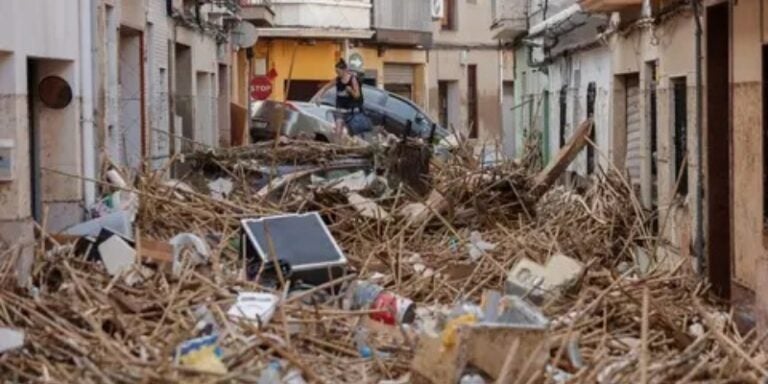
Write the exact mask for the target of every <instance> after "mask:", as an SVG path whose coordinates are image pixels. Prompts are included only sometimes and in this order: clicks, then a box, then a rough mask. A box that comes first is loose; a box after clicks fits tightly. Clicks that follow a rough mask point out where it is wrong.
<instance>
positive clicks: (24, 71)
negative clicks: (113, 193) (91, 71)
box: [0, 0, 89, 270]
mask: <svg viewBox="0 0 768 384" xmlns="http://www.w3.org/2000/svg"><path fill="white" fill-rule="evenodd" d="M79 12H80V9H79V2H77V1H74V0H69V1H61V0H4V1H3V2H2V5H0V140H2V141H3V144H10V146H11V147H12V155H11V156H10V158H11V163H12V165H11V167H10V169H11V171H12V174H13V178H12V179H11V180H5V181H0V249H3V248H6V247H11V246H15V245H20V246H21V247H20V248H16V249H18V250H20V251H21V255H22V260H29V257H30V256H31V254H32V244H33V240H34V239H33V225H32V220H31V218H32V215H33V213H32V199H33V196H32V179H33V172H32V155H33V153H34V155H35V156H36V157H37V158H38V159H39V164H40V165H41V167H45V169H46V170H44V171H43V170H41V175H40V179H39V181H40V184H39V186H38V195H37V196H38V197H39V200H40V202H41V204H42V206H41V208H42V210H43V212H47V215H46V216H47V223H48V228H49V229H52V230H56V229H60V228H62V227H64V226H67V225H68V224H71V223H72V221H75V222H76V221H79V219H80V218H81V217H82V210H81V209H80V207H81V206H82V204H83V182H82V180H80V179H78V177H79V176H80V175H82V173H83V169H82V167H83V165H82V159H83V156H82V153H83V152H82V151H83V150H82V148H81V147H82V136H81V124H80V114H81V110H80V107H81V105H80V80H81V79H80V65H81V63H80V61H79V60H80V39H79V37H80V28H79V26H80V22H81V20H80V13H79ZM30 60H34V62H36V63H37V64H36V65H37V74H38V75H37V77H36V78H34V79H32V81H33V82H34V83H33V84H32V85H31V87H35V86H36V85H37V84H38V83H39V81H40V80H42V78H43V77H44V76H48V75H56V76H59V77H61V78H63V79H64V80H66V81H67V83H68V84H69V86H70V87H71V89H72V96H73V99H72V101H71V103H70V104H69V105H67V106H66V107H65V108H63V109H51V108H48V107H45V106H43V105H42V103H40V102H39V99H37V98H35V99H34V100H33V101H32V102H33V103H35V108H36V109H35V112H34V120H35V121H36V126H37V129H36V130H37V132H39V146H38V147H37V148H34V147H33V145H32V143H30V119H29V111H30V108H29V99H30V97H29V93H28V89H29V88H30V84H28V83H29V82H28V80H27V79H28V77H27V76H28V63H29V61H30ZM88 64H89V63H88ZM4 156H8V154H5V155H4ZM60 173H66V174H68V175H70V176H63V175H61V174H60ZM20 267H21V268H22V270H25V269H26V268H27V267H28V265H20Z"/></svg>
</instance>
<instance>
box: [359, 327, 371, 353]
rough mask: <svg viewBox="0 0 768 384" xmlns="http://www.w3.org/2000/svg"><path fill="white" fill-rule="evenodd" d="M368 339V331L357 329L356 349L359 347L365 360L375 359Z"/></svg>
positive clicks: (361, 328)
mask: <svg viewBox="0 0 768 384" xmlns="http://www.w3.org/2000/svg"><path fill="white" fill-rule="evenodd" d="M367 339H368V331H367V330H366V329H365V328H363V327H360V328H357V331H355V347H357V352H358V353H359V354H360V357H362V358H364V359H369V358H371V357H373V350H372V349H371V347H370V346H369V345H368V340H367Z"/></svg>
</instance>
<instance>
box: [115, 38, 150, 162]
mask: <svg viewBox="0 0 768 384" xmlns="http://www.w3.org/2000/svg"><path fill="white" fill-rule="evenodd" d="M118 57H119V59H118V82H119V90H120V91H119V92H120V93H119V105H120V134H119V135H118V140H120V145H119V146H120V147H122V148H123V151H122V155H123V156H122V158H121V159H120V160H121V162H122V164H123V165H126V166H128V167H131V168H133V169H138V168H139V167H140V166H141V162H142V160H143V158H144V156H145V145H144V143H145V140H146V139H145V137H144V112H145V111H144V106H145V105H146V103H145V100H144V94H145V92H144V47H143V36H142V33H141V32H140V31H137V30H133V29H130V28H126V27H120V40H119V42H118Z"/></svg>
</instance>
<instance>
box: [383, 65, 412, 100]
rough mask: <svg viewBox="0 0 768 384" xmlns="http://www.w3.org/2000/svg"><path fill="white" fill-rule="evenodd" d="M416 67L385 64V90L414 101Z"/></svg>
mask: <svg viewBox="0 0 768 384" xmlns="http://www.w3.org/2000/svg"><path fill="white" fill-rule="evenodd" d="M414 67H415V66H413V65H409V64H384V89H386V90H387V91H389V92H392V93H395V94H398V95H400V96H403V97H405V98H407V99H412V98H413V83H414V81H413V78H414Z"/></svg>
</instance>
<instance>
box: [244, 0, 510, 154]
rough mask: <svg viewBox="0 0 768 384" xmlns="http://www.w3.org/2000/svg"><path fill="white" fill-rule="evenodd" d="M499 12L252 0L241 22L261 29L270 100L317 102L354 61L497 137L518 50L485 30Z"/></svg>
mask: <svg viewBox="0 0 768 384" xmlns="http://www.w3.org/2000/svg"><path fill="white" fill-rule="evenodd" d="M493 10H494V5H493V4H492V3H491V2H487V1H472V0H445V1H429V0H345V1H339V2H334V3H332V4H331V3H328V2H324V1H306V2H295V1H283V0H269V1H265V0H247V1H244V2H243V19H245V20H248V21H249V22H251V23H253V24H254V25H255V26H256V27H257V30H258V36H259V37H258V41H257V43H256V44H255V45H254V47H253V49H252V52H253V62H252V72H251V73H252V74H253V75H255V76H266V75H270V76H273V78H272V79H271V80H272V93H271V95H270V99H273V100H298V101H307V100H309V99H310V98H311V97H312V96H313V95H314V94H315V93H316V92H317V91H318V90H319V89H320V87H322V86H323V85H325V84H326V83H328V82H329V81H330V80H332V79H333V78H334V77H335V72H334V64H335V63H336V62H337V61H338V60H339V59H340V58H346V59H347V61H348V62H349V64H350V65H351V66H352V68H353V69H355V70H357V71H359V72H360V73H362V74H363V82H364V83H366V84H369V85H372V86H378V87H380V88H383V89H386V90H388V91H390V92H392V93H395V94H397V95H400V96H403V97H405V98H407V99H410V100H413V102H414V103H416V104H417V105H419V106H420V107H421V108H422V109H423V110H424V111H425V112H426V113H428V114H429V115H430V116H432V117H434V118H435V119H436V120H438V121H439V122H440V123H441V125H443V126H445V127H446V128H451V127H452V128H454V129H456V130H458V131H460V132H462V133H463V134H464V135H465V136H468V137H471V138H478V139H483V140H485V141H497V140H500V139H501V130H500V127H501V119H502V108H501V99H502V93H503V84H504V82H503V81H502V79H503V76H502V73H503V71H502V66H503V64H504V63H506V65H507V67H508V68H509V69H508V70H507V72H506V76H507V77H509V78H511V76H512V69H511V68H512V55H511V50H505V49H503V48H501V47H500V46H499V44H498V40H496V39H494V38H493V36H492V33H491V31H490V30H489V29H488V28H487V25H488V23H490V22H491V20H492V15H493ZM247 55H248V52H247V50H241V51H240V52H239V53H238V60H237V61H238V63H237V67H238V69H237V74H236V76H238V78H239V79H247V78H249V76H248V58H247ZM289 79H290V81H289ZM289 83H290V88H289ZM238 84H239V87H240V89H238V90H237V92H236V93H237V95H238V97H237V99H236V102H237V104H238V105H239V106H240V107H241V108H245V106H246V102H245V101H246V100H247V95H248V93H247V92H248V90H247V87H246V85H245V84H246V82H245V81H242V80H240V81H238ZM509 85H511V83H509ZM394 107H395V108H396V107H397V106H394ZM470 127H472V128H470Z"/></svg>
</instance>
